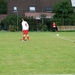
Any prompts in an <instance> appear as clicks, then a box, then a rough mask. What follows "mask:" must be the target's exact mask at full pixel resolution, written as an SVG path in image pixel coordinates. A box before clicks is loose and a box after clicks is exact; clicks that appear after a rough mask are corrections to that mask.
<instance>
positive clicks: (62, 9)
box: [53, 0, 74, 18]
mask: <svg viewBox="0 0 75 75" xmlns="http://www.w3.org/2000/svg"><path fill="white" fill-rule="evenodd" d="M53 12H54V13H55V16H54V17H57V18H60V17H62V16H63V17H64V18H68V17H70V15H71V14H72V13H74V10H73V7H72V6H71V3H70V1H69V0H62V1H61V2H59V3H57V4H55V5H54V7H53Z"/></svg>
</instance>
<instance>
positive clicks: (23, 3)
mask: <svg viewBox="0 0 75 75" xmlns="http://www.w3.org/2000/svg"><path fill="white" fill-rule="evenodd" d="M7 1H8V2H7V3H8V4H7V6H8V15H12V14H16V12H15V13H14V7H15V6H16V7H18V14H19V15H24V13H25V12H29V7H31V6H32V7H35V8H36V12H42V11H45V8H46V7H51V8H52V7H53V5H54V3H57V2H60V1H61V0H7Z"/></svg>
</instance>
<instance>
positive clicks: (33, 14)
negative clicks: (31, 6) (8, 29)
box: [25, 12, 54, 19]
mask: <svg viewBox="0 0 75 75" xmlns="http://www.w3.org/2000/svg"><path fill="white" fill-rule="evenodd" d="M42 14H43V15H46V18H51V17H52V16H53V15H54V13H50V12H42V13H41V12H25V17H33V18H36V19H40V18H41V15H42Z"/></svg>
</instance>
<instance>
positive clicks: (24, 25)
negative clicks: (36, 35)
mask: <svg viewBox="0 0 75 75" xmlns="http://www.w3.org/2000/svg"><path fill="white" fill-rule="evenodd" d="M28 30H29V24H28V23H27V22H26V21H25V20H24V18H22V32H23V37H22V41H26V40H28V41H29V40H30V37H29V35H28Z"/></svg>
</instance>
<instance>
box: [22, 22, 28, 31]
mask: <svg viewBox="0 0 75 75" xmlns="http://www.w3.org/2000/svg"><path fill="white" fill-rule="evenodd" d="M28 29H29V25H28V23H27V22H26V21H23V22H22V30H28Z"/></svg>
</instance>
